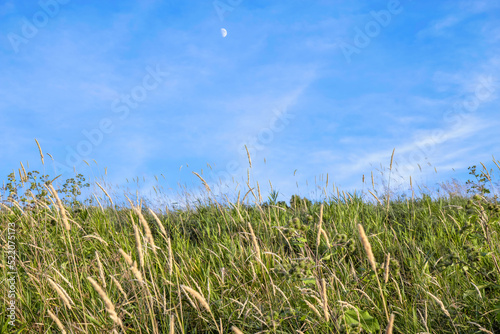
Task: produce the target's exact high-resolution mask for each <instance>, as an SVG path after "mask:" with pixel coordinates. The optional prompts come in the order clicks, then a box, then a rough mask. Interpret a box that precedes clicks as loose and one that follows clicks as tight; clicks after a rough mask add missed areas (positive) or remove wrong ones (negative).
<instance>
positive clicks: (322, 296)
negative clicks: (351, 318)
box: [321, 278, 330, 322]
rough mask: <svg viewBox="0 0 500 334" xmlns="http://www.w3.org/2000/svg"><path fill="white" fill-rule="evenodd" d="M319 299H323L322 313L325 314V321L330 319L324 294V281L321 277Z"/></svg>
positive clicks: (326, 297) (326, 298)
mask: <svg viewBox="0 0 500 334" xmlns="http://www.w3.org/2000/svg"><path fill="white" fill-rule="evenodd" d="M321 299H322V301H323V313H324V315H325V321H326V322H329V321H330V313H329V312H328V296H327V294H326V281H325V279H324V278H323V279H321Z"/></svg>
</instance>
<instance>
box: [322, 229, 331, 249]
mask: <svg viewBox="0 0 500 334" xmlns="http://www.w3.org/2000/svg"><path fill="white" fill-rule="evenodd" d="M320 232H321V235H323V238H325V241H326V245H327V246H328V248H330V247H331V244H330V239H329V238H328V234H326V231H325V230H323V229H321V231H320Z"/></svg>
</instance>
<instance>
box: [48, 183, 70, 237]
mask: <svg viewBox="0 0 500 334" xmlns="http://www.w3.org/2000/svg"><path fill="white" fill-rule="evenodd" d="M49 189H50V191H51V192H52V196H54V198H55V199H56V204H57V207H58V208H59V211H60V212H61V218H62V221H63V224H64V227H65V228H66V230H67V231H69V230H70V229H71V226H70V225H69V222H68V217H67V216H66V210H65V209H64V206H63V205H62V202H61V200H60V199H59V196H58V195H57V191H56V190H55V189H54V187H53V186H52V183H50V184H49Z"/></svg>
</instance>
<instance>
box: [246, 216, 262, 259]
mask: <svg viewBox="0 0 500 334" xmlns="http://www.w3.org/2000/svg"><path fill="white" fill-rule="evenodd" d="M248 229H249V230H250V235H251V236H252V244H253V248H254V251H255V257H257V258H258V259H259V260H260V247H259V243H258V242H257V237H256V236H255V233H254V232H253V228H252V224H250V222H248Z"/></svg>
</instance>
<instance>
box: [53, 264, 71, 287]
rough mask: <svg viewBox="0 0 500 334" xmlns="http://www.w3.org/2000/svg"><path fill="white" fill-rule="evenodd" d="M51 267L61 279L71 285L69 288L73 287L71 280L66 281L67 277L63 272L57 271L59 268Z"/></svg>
mask: <svg viewBox="0 0 500 334" xmlns="http://www.w3.org/2000/svg"><path fill="white" fill-rule="evenodd" d="M52 269H54V271H55V272H56V273H57V274H58V275H59V276H60V277H61V278H62V279H63V281H64V282H66V284H68V285H69V286H70V287H71V289H73V285H72V284H71V282H70V281H68V279H67V278H66V277H64V276H63V274H61V273H60V272H59V270H57V269H56V268H52Z"/></svg>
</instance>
